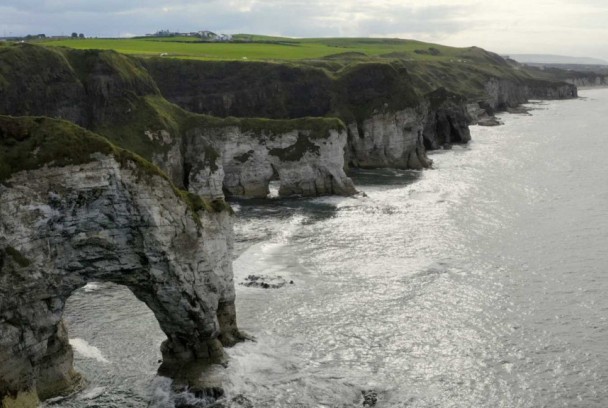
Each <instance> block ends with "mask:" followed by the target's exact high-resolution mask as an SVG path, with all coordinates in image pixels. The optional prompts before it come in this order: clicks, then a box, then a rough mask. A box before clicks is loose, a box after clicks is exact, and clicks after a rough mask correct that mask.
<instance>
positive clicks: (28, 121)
mask: <svg viewBox="0 0 608 408" xmlns="http://www.w3.org/2000/svg"><path fill="white" fill-rule="evenodd" d="M96 153H97V154H104V155H112V156H114V157H115V158H116V160H117V161H118V162H119V163H120V164H121V165H122V166H124V167H128V168H131V169H134V170H135V172H136V173H137V174H138V176H139V177H140V178H142V179H145V178H146V177H151V176H158V177H161V178H162V179H164V180H166V181H167V182H168V183H170V185H171V186H172V188H173V190H174V192H175V194H176V195H177V196H178V197H179V198H180V199H182V200H183V201H184V202H185V203H186V205H187V206H188V207H189V208H190V209H191V210H192V211H193V212H194V213H196V212H197V211H199V210H205V211H207V212H214V211H222V210H230V207H229V206H228V205H227V204H226V203H224V202H223V200H216V202H212V201H208V200H205V199H203V198H201V197H198V196H197V195H195V194H191V193H189V192H185V191H182V190H179V189H178V188H176V187H175V186H174V185H173V183H172V182H171V180H169V178H168V177H167V175H166V174H165V173H163V172H162V171H161V170H160V169H159V168H158V167H157V166H155V165H154V164H152V163H150V162H149V161H147V160H145V159H144V158H142V157H141V156H139V155H137V154H135V153H133V152H131V151H129V150H125V149H122V148H120V147H117V146H115V145H114V144H112V143H110V142H109V141H108V140H107V139H105V138H104V137H102V136H100V135H97V134H95V133H92V132H90V131H88V130H86V129H83V128H81V127H79V126H76V125H74V124H73V123H70V122H67V121H64V120H57V119H50V118H45V117H19V118H15V117H10V116H0V182H6V181H7V180H8V179H10V177H11V176H12V175H13V174H14V173H17V172H20V171H24V170H36V169H39V168H42V167H44V166H56V167H63V166H68V165H79V164H84V163H89V162H91V161H93V160H95V154H96ZM195 220H198V218H197V217H195ZM197 222H199V221H197Z"/></svg>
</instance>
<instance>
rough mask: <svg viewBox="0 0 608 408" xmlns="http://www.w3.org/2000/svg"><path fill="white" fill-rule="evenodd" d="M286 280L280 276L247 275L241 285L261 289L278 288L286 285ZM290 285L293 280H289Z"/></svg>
mask: <svg viewBox="0 0 608 408" xmlns="http://www.w3.org/2000/svg"><path fill="white" fill-rule="evenodd" d="M287 283H288V282H287V280H285V279H283V277H281V276H276V277H268V276H262V275H249V276H247V277H246V278H245V281H244V282H241V285H243V286H246V287H248V288H261V289H280V288H282V287H283V286H285V285H287ZM289 284H290V285H293V284H294V282H293V281H289Z"/></svg>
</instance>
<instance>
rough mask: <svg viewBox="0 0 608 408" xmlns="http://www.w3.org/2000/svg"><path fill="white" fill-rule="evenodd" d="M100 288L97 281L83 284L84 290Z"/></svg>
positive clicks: (92, 290)
mask: <svg viewBox="0 0 608 408" xmlns="http://www.w3.org/2000/svg"><path fill="white" fill-rule="evenodd" d="M100 288H101V284H99V283H97V282H90V283H87V284H86V285H84V288H83V289H84V291H85V292H87V293H88V292H95V291H96V290H99V289H100Z"/></svg>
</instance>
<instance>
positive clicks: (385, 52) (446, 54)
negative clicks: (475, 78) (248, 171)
mask: <svg viewBox="0 0 608 408" xmlns="http://www.w3.org/2000/svg"><path fill="white" fill-rule="evenodd" d="M235 39H236V40H237V41H235V42H228V43H213V42H205V41H193V40H192V39H191V38H187V39H186V38H184V37H170V38H165V37H163V38H155V37H146V38H134V39H117V38H110V39H66V40H51V41H44V42H43V44H46V45H49V46H64V47H69V48H76V49H111V50H116V51H118V52H121V53H125V54H135V55H143V56H152V55H157V56H158V55H160V54H165V53H166V54H168V56H170V57H177V58H186V59H188V58H191V59H202V60H243V59H247V60H305V59H323V58H328V57H339V56H340V54H344V55H345V56H346V57H352V56H353V55H360V56H361V57H366V58H370V57H377V58H394V57H395V56H398V57H401V58H409V59H412V60H445V61H450V60H453V59H455V58H456V59H458V58H469V59H471V58H473V59H475V60H476V62H481V61H479V58H478V57H479V55H476V53H475V51H474V50H475V48H454V47H446V46H443V45H438V44H431V43H424V42H420V41H414V40H401V39H384V38H381V39H375V38H307V39H293V38H281V37H264V36H249V35H237V36H235ZM250 39H251V40H250ZM433 50H435V51H433ZM472 50H473V51H472Z"/></svg>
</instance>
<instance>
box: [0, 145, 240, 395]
mask: <svg viewBox="0 0 608 408" xmlns="http://www.w3.org/2000/svg"><path fill="white" fill-rule="evenodd" d="M180 194H181V193H180V192H178V191H177V190H175V189H174V187H173V186H172V185H171V184H170V183H169V182H168V181H167V180H166V179H164V178H163V177H161V176H159V175H154V174H146V173H145V171H144V170H142V169H141V168H139V167H138V166H136V165H135V163H134V162H129V161H127V162H125V163H119V162H118V161H117V160H116V159H115V158H114V157H112V156H102V155H99V156H98V157H97V158H96V160H94V161H92V162H90V163H86V164H81V165H77V166H66V167H50V168H45V169H43V170H34V171H22V172H19V173H17V174H14V175H13V176H12V177H11V178H10V179H9V180H8V182H5V183H0V401H3V400H4V399H5V398H8V399H14V398H15V397H17V399H21V400H22V401H36V400H37V399H41V400H42V399H46V398H48V397H51V396H54V395H59V394H62V393H64V392H66V391H69V390H70V389H71V388H72V387H73V386H74V384H75V383H76V382H77V381H78V379H79V375H78V374H77V373H75V372H74V370H73V368H72V359H73V354H72V349H71V347H70V345H69V343H68V337H67V332H66V330H65V326H64V325H63V322H62V312H63V309H64V306H65V301H66V300H67V298H68V297H69V296H70V295H71V293H73V292H74V291H75V290H76V289H78V288H80V287H82V286H84V285H85V284H86V283H87V282H90V281H109V282H114V283H117V284H120V285H124V286H126V287H128V288H129V289H130V290H131V291H132V292H133V293H134V294H135V296H136V297H137V298H138V299H140V300H142V301H143V302H144V303H146V305H148V307H149V308H150V309H151V310H152V311H153V312H154V315H155V316H156V319H157V320H158V323H159V325H160V327H161V329H162V330H163V331H164V332H165V334H166V335H167V340H166V341H165V342H164V343H163V345H162V348H161V350H162V354H163V359H164V360H165V362H170V361H176V362H182V361H183V362H189V361H193V360H204V361H207V362H217V361H219V360H221V359H222V358H223V349H222V345H230V344H232V343H234V342H235V341H236V338H237V337H238V336H239V334H238V330H237V327H236V318H235V310H234V285H233V281H232V266H231V262H232V260H231V246H232V227H231V222H232V221H231V214H230V211H229V209H224V210H222V209H220V210H219V211H214V210H211V209H210V208H207V210H206V211H205V210H200V211H198V213H196V212H195V210H196V208H194V206H193V205H192V203H191V202H190V203H189V202H188V200H184V198H183V197H182V196H181V195H180ZM34 404H35V402H34Z"/></svg>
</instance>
